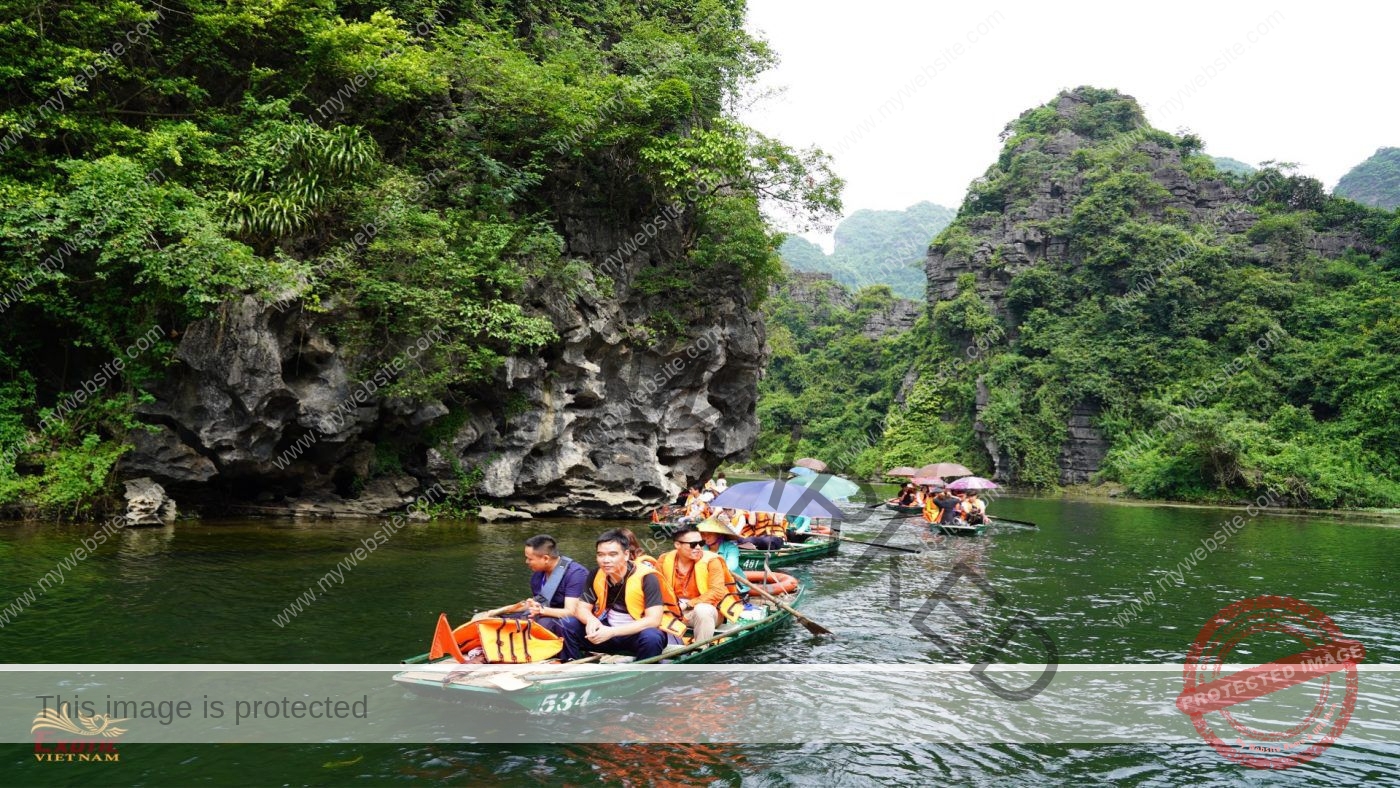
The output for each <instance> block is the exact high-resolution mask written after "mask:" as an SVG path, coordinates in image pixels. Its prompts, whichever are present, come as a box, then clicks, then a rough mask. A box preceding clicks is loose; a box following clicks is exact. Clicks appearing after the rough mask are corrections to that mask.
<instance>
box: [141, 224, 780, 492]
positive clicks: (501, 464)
mask: <svg viewBox="0 0 1400 788" xmlns="http://www.w3.org/2000/svg"><path fill="white" fill-rule="evenodd" d="M558 215H560V216H563V217H564V219H563V221H562V231H563V234H564V236H565V238H566V241H567V244H568V249H567V250H566V252H567V254H568V255H569V256H571V257H574V258H579V259H584V260H589V261H592V262H593V263H594V267H595V269H596V270H599V271H606V272H608V273H609V274H610V275H611V277H610V278H611V279H612V280H613V294H612V295H611V296H610V297H604V296H601V295H598V294H597V291H596V290H594V289H591V288H589V287H571V288H570V293H566V292H564V291H563V290H562V289H561V287H559V286H558V285H550V286H547V285H544V284H535V285H534V286H532V288H531V289H530V290H529V291H528V292H527V293H526V294H525V300H526V303H527V308H528V309H529V310H530V311H531V312H533V313H535V314H542V315H547V316H548V317H549V319H550V320H551V322H552V323H553V325H554V327H555V330H556V332H557V334H558V337H559V339H558V341H556V342H554V343H553V344H552V345H550V346H548V347H546V348H545V349H544V350H543V351H542V352H541V354H540V355H539V356H538V357H530V358H524V357H513V358H509V359H507V360H506V362H505V364H504V365H503V367H502V368H501V369H500V370H499V372H498V374H497V376H496V380H495V382H494V385H492V386H489V387H484V388H483V389H481V390H478V391H470V392H456V393H454V397H455V398H453V397H449V398H447V399H445V400H442V401H439V400H432V401H407V400H402V399H392V398H387V397H385V396H383V395H382V394H380V393H378V391H377V389H378V386H376V385H373V383H372V381H371V380H370V375H369V373H370V372H373V371H374V370H372V369H371V370H369V371H366V370H365V369H364V368H363V367H364V366H365V365H364V364H362V363H361V361H362V360H361V359H357V358H354V357H353V356H352V355H351V354H350V353H349V352H348V351H347V350H346V349H345V348H344V347H341V346H338V345H337V344H336V342H335V341H334V340H333V339H332V332H331V331H330V330H329V329H330V327H331V326H332V325H333V323H334V321H335V320H337V318H338V312H337V307H336V305H335V303H334V302H333V301H332V302H329V303H328V304H327V306H328V307H329V308H328V311H327V312H326V313H316V314H313V313H308V312H303V311H301V310H300V309H299V308H297V307H295V306H293V307H292V308H290V309H285V311H279V309H278V308H276V307H271V306H268V305H266V304H263V303H260V302H258V301H256V300H254V299H253V298H244V299H242V300H241V301H238V302H234V303H228V304H225V305H224V306H223V307H222V308H221V309H220V310H219V312H218V314H217V315H215V316H213V317H211V318H209V319H206V320H203V321H200V322H198V323H195V324H193V325H191V326H190V327H189V328H188V330H187V331H186V332H185V334H184V336H183V338H182V340H181V342H180V346H179V353H178V361H179V363H178V365H177V367H176V368H175V369H173V370H172V371H171V373H170V375H169V376H168V378H167V379H166V381H165V382H164V384H163V385H162V386H161V387H160V388H159V389H158V390H157V391H156V392H155V394H156V400H155V401H154V402H152V403H150V404H148V405H146V406H144V407H143V408H142V412H141V415H142V417H143V418H144V419H145V420H146V421H147V422H149V423H150V424H151V425H152V429H151V431H149V432H140V431H138V432H137V433H136V435H135V438H134V440H135V449H134V451H132V452H130V453H129V454H128V455H127V456H126V457H125V458H124V461H123V464H122V466H121V473H122V475H123V476H124V477H126V478H133V477H151V478H152V479H154V480H156V481H157V482H160V483H162V484H164V485H165V487H166V488H167V489H168V490H169V491H170V492H171V494H172V495H173V496H174V497H175V498H176V499H178V500H179V502H180V504H181V506H182V507H183V508H196V509H197V508H200V506H201V505H203V506H204V508H206V509H217V508H220V507H224V506H231V507H233V508H235V509H236V508H240V507H243V508H246V507H248V506H256V507H258V508H259V509H260V510H263V511H269V512H278V511H288V512H297V513H310V514H327V515H365V516H370V515H375V514H379V513H381V512H384V511H389V510H394V509H400V508H403V507H404V506H406V505H407V504H409V503H410V502H411V501H413V500H414V498H415V497H416V496H423V495H427V497H429V498H430V499H432V500H438V499H439V498H441V497H445V496H447V495H450V494H452V493H454V492H458V491H460V490H461V489H462V486H463V485H465V484H470V485H471V487H472V492H473V494H475V495H478V496H480V497H482V498H483V499H489V500H490V501H492V502H495V503H497V504H498V505H504V506H511V507H516V508H519V509H523V510H526V511H530V512H536V513H549V512H558V513H565V514H595V515H624V514H635V513H638V512H641V511H643V510H645V509H647V508H649V507H652V506H654V505H656V504H657V503H659V502H661V501H663V500H666V499H671V498H674V496H675V494H676V492H677V491H678V490H679V489H680V488H681V487H682V486H684V485H686V484H688V483H690V482H693V481H695V480H697V479H700V478H702V477H705V476H707V475H708V474H709V473H710V472H711V471H713V469H714V468H715V467H716V466H717V465H718V464H719V463H720V462H721V461H722V460H724V459H726V458H730V457H734V456H736V455H740V454H742V453H744V452H746V451H747V450H748V449H749V448H750V447H751V446H752V444H753V440H754V437H755V436H756V434H757V428H758V425H757V421H756V419H755V415H754V413H755V404H756V400H757V381H758V377H759V375H760V373H761V370H762V369H763V367H764V364H765V362H766V358H765V335H764V330H763V323H762V320H761V317H760V316H759V315H758V314H757V313H756V312H755V311H754V310H753V309H751V308H750V307H749V305H748V299H747V297H746V296H745V294H744V289H743V287H742V286H741V285H740V283H739V282H738V281H737V280H734V279H721V280H719V281H716V282H714V283H713V290H712V292H711V293H710V295H711V300H709V301H708V302H707V303H706V304H705V309H704V310H703V312H701V313H699V314H700V316H699V317H697V318H696V319H694V320H693V321H692V323H691V324H690V325H689V326H687V333H686V335H685V336H682V337H679V338H671V339H662V338H657V336H656V334H655V332H654V331H652V330H650V329H649V328H647V327H646V326H645V325H644V318H645V317H646V316H647V315H648V314H649V313H650V311H651V310H652V309H654V308H656V307H657V305H658V303H660V299H659V298H658V297H649V296H644V295H641V294H638V293H635V292H634V291H633V288H632V286H631V285H632V281H633V279H634V278H635V277H636V275H637V273H638V272H639V271H641V270H642V269H643V268H645V267H647V266H654V265H659V264H664V263H665V262H668V261H674V260H676V259H677V257H678V255H680V248H679V247H680V243H681V238H682V237H683V235H684V231H685V227H684V219H682V218H678V217H675V216H672V217H671V219H670V220H669V221H666V222H664V226H663V227H662V228H661V229H660V230H658V231H656V232H654V233H652V234H651V235H649V236H648V237H646V238H645V239H644V241H643V242H642V243H640V244H637V243H631V244H629V243H628V239H629V238H633V239H635V238H636V236H637V233H638V231H639V229H641V228H643V227H645V226H646V222H647V221H648V220H651V221H652V229H653V230H656V229H657V228H656V225H657V222H656V221H655V219H656V218H657V216H658V215H661V214H657V213H656V212H655V211H652V210H649V209H643V208H638V209H635V210H633V211H631V212H630V213H629V212H619V211H617V210H612V211H611V212H610V213H606V214H605V213H603V212H600V211H599V210H597V208H596V207H589V206H585V205H575V204H570V203H567V202H564V203H562V204H561V206H560V210H559V214H558ZM605 215H606V216H607V219H606V220H604V219H603V216H605ZM624 249H626V250H628V251H626V253H624V252H623V251H620V250H624ZM585 276H589V274H585ZM568 284H570V285H576V284H579V283H568ZM584 284H590V283H584ZM602 290H603V291H604V292H606V291H607V288H603V289H602ZM571 293H576V294H571ZM412 342H413V338H411V337H408V338H403V341H402V344H403V345H404V346H405V347H407V346H410V345H411V344H412ZM386 447H390V448H392V451H390V452H386ZM390 455H392V457H393V459H392V460H391V461H386V457H388V456H390Z"/></svg>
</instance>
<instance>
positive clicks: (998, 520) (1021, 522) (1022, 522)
mask: <svg viewBox="0 0 1400 788" xmlns="http://www.w3.org/2000/svg"><path fill="white" fill-rule="evenodd" d="M987 519H988V520H990V521H991V522H992V524H993V525H995V524H997V523H1016V524H1017V525H1029V526H1030V527H1032V528H1039V527H1040V526H1038V525H1036V524H1035V523H1033V522H1031V521H1029V520H1013V519H1011V518H1010V517H1001V516H995V517H991V516H989V517H988V518H987Z"/></svg>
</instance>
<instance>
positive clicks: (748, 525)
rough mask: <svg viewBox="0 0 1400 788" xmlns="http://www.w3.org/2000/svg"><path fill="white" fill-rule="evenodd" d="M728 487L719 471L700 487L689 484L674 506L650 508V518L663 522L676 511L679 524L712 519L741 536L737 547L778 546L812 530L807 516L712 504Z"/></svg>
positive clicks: (753, 548)
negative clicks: (784, 514)
mask: <svg viewBox="0 0 1400 788" xmlns="http://www.w3.org/2000/svg"><path fill="white" fill-rule="evenodd" d="M727 489H729V483H728V482H727V481H726V480H725V478H724V474H723V473H720V474H718V475H717V476H715V478H714V479H711V480H710V481H707V482H705V485H704V486H703V487H691V488H690V489H688V490H686V491H685V492H683V493H681V495H680V497H679V498H677V499H676V504H675V506H672V507H668V508H663V509H658V510H656V511H655V512H652V515H651V519H652V522H662V521H663V520H664V519H665V518H667V517H668V516H673V515H675V514H676V513H679V516H678V517H677V518H676V523H677V524H679V525H693V526H699V525H701V524H702V523H705V522H706V521H709V520H712V519H713V520H716V521H718V522H719V523H720V524H721V525H723V526H724V527H725V528H728V529H729V534H728V535H730V536H737V538H738V539H739V540H742V541H741V542H740V543H739V544H738V545H736V550H737V549H740V548H742V549H744V550H781V549H782V548H783V545H784V544H786V543H787V542H803V541H806V539H807V536H808V534H809V533H810V531H811V523H810V521H809V520H808V518H806V517H792V518H787V517H784V516H783V515H781V514H773V513H771V512H749V511H745V510H743V509H727V508H716V507H713V506H711V505H710V504H711V503H712V502H713V501H714V500H715V498H716V497H718V496H719V494H720V493H722V492H724V491H725V490H727ZM711 530H716V529H713V528H712V529H711ZM721 533H723V532H721Z"/></svg>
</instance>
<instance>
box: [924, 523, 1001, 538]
mask: <svg viewBox="0 0 1400 788" xmlns="http://www.w3.org/2000/svg"><path fill="white" fill-rule="evenodd" d="M929 528H930V529H931V530H932V531H933V532H934V533H939V534H944V535H945V536H985V535H986V534H987V524H986V523H983V524H981V525H938V524H934V523H930V524H929Z"/></svg>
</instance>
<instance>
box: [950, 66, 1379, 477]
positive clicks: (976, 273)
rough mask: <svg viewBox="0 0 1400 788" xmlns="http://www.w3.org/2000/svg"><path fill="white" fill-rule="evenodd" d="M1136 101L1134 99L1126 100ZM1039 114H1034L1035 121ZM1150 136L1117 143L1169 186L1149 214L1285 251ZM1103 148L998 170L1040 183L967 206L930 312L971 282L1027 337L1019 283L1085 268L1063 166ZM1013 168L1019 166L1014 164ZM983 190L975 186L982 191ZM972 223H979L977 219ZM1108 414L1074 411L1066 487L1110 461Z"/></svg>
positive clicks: (1223, 192)
mask: <svg viewBox="0 0 1400 788" xmlns="http://www.w3.org/2000/svg"><path fill="white" fill-rule="evenodd" d="M1123 98H1127V97H1123ZM1088 103H1089V102H1088V101H1086V100H1085V98H1084V97H1083V96H1081V95H1079V94H1078V93H1077V92H1074V91H1071V92H1068V93H1066V94H1062V95H1061V96H1060V97H1059V99H1058V101H1057V102H1056V104H1055V105H1054V112H1055V113H1056V114H1057V115H1060V116H1063V117H1065V118H1070V117H1073V116H1074V115H1075V114H1076V113H1077V112H1079V111H1080V110H1081V109H1083V108H1084V107H1085V106H1087V105H1088ZM1027 114H1029V113H1027ZM1140 131H1141V132H1143V133H1136V132H1134V133H1129V134H1126V135H1124V137H1125V139H1122V140H1120V141H1117V142H1115V144H1117V145H1121V146H1123V149H1124V150H1125V151H1127V152H1131V153H1132V154H1133V155H1134V156H1135V157H1138V158H1139V160H1145V162H1146V167H1145V169H1146V171H1147V172H1149V173H1150V176H1151V178H1152V180H1153V181H1155V182H1156V183H1157V184H1159V185H1160V186H1161V187H1162V190H1163V191H1162V194H1163V195H1164V196H1163V197H1162V198H1161V199H1159V200H1155V201H1153V202H1151V203H1149V204H1145V205H1144V206H1142V207H1143V208H1144V209H1145V210H1146V212H1147V213H1148V214H1149V216H1150V218H1151V220H1152V221H1156V222H1167V223H1175V224H1177V225H1179V226H1204V227H1206V228H1209V230H1210V232H1211V233H1212V234H1213V235H1220V236H1223V235H1237V236H1239V237H1241V238H1242V239H1244V240H1245V241H1246V242H1247V243H1252V247H1251V248H1250V250H1249V252H1248V254H1252V255H1254V256H1255V257H1256V258H1258V259H1260V260H1266V259H1268V258H1270V256H1271V255H1277V254H1278V253H1279V252H1278V250H1277V249H1276V248H1274V247H1273V246H1272V245H1271V242H1269V241H1268V240H1263V239H1261V240H1259V241H1258V242H1253V239H1251V238H1250V236H1251V234H1250V233H1249V230H1250V229H1251V228H1252V227H1253V226H1254V225H1255V224H1256V223H1257V222H1258V216H1257V215H1256V213H1255V212H1253V211H1251V210H1247V202H1248V198H1249V197H1250V196H1251V195H1247V194H1242V193H1240V192H1239V191H1238V189H1237V188H1236V187H1232V186H1231V185H1230V184H1229V183H1227V182H1225V181H1224V180H1223V179H1219V178H1201V177H1194V176H1192V175H1191V174H1189V172H1190V168H1189V167H1187V166H1186V165H1185V163H1184V162H1183V154H1182V152H1181V151H1180V150H1178V149H1177V148H1175V147H1170V146H1167V145H1163V144H1162V143H1161V142H1159V141H1157V140H1154V139H1153V138H1152V135H1151V134H1149V133H1146V132H1147V131H1148V129H1147V128H1146V127H1143V128H1142V129H1140ZM1095 144H1101V143H1096V142H1094V141H1093V140H1090V139H1087V138H1085V137H1082V136H1080V135H1079V134H1077V133H1075V132H1074V131H1071V130H1069V129H1064V130H1061V131H1059V132H1058V133H1056V134H1053V135H1047V136H1044V137H1041V138H1031V139H1030V140H1029V141H1028V142H1026V143H1024V144H1022V145H1021V146H1019V147H1018V148H1016V149H1014V150H1011V151H1009V152H1008V153H1004V154H1003V156H1002V159H1001V161H1000V162H999V164H998V165H995V166H994V167H993V168H992V170H989V173H988V176H987V178H988V179H990V178H993V177H995V176H999V175H1004V174H1006V171H1005V170H1001V169H999V168H1001V167H1004V166H1010V167H1012V168H1015V169H1016V171H1017V172H1018V174H1019V175H1021V176H1024V175H1025V174H1026V173H1030V174H1031V177H1018V178H1015V179H1013V180H1014V181H1015V182H1016V183H1017V184H1018V185H1017V188H1016V189H1015V190H1013V191H1011V192H1009V193H1005V194H1003V195H1000V197H1001V200H1002V205H1000V207H998V208H997V209H996V210H986V206H984V205H977V206H972V205H971V202H972V198H971V197H970V198H969V205H964V207H963V210H962V213H963V214H964V217H963V218H962V219H961V223H962V225H963V227H964V229H965V231H966V235H965V236H964V237H963V238H962V239H960V242H958V243H951V244H944V245H939V244H935V245H934V246H933V247H931V248H930V250H929V254H928V256H927V258H926V260H925V266H924V270H925V273H926V275H927V277H928V290H927V294H928V308H929V311H930V313H932V311H933V309H934V307H936V306H937V305H938V303H939V302H940V301H944V300H949V299H952V298H954V297H955V296H956V295H957V294H958V287H959V286H958V279H959V278H960V277H961V276H963V275H971V276H972V277H973V279H974V281H975V288H976V291H977V293H978V295H979V296H980V297H981V299H982V300H983V301H984V302H985V303H986V304H988V306H989V307H990V308H991V310H992V312H993V313H994V314H995V315H996V316H997V317H998V318H1000V320H1001V321H1002V323H1003V324H1004V325H1005V326H1007V327H1008V328H1009V337H1008V338H1009V339H1010V340H1011V341H1014V340H1015V338H1016V336H1017V315H1016V314H1015V313H1014V312H1013V311H1012V310H1011V309H1010V308H1009V307H1008V305H1007V300H1006V294H1007V288H1008V287H1009V285H1010V284H1011V280H1012V279H1013V278H1014V277H1015V276H1016V275H1017V274H1019V273H1021V272H1023V271H1025V270H1027V269H1029V268H1032V267H1035V266H1064V267H1072V266H1075V265H1077V264H1078V263H1079V262H1080V261H1079V259H1078V255H1079V254H1082V252H1080V251H1077V250H1076V249H1075V247H1074V244H1073V243H1072V239H1071V237H1069V235H1068V234H1067V233H1066V232H1065V231H1064V229H1065V228H1066V227H1067V226H1068V225H1069V219H1070V217H1071V214H1072V212H1073V211H1074V209H1075V207H1076V205H1077V204H1078V203H1079V201H1080V200H1081V198H1083V197H1084V196H1085V183H1084V178H1083V177H1082V175H1080V174H1079V170H1078V169H1077V168H1076V167H1074V166H1061V165H1063V164H1065V163H1066V161H1067V160H1068V159H1070V158H1071V157H1074V156H1075V155H1076V152H1078V151H1080V150H1081V149H1084V148H1086V147H1089V146H1091V145H1095ZM1008 162H1014V164H1010V165H1008ZM976 187H977V184H974V187H973V188H974V190H975V189H976ZM967 214H973V215H970V216H968V215H967ZM1307 232H1308V233H1309V234H1308V236H1307V237H1306V238H1304V239H1302V244H1303V245H1304V246H1305V247H1306V248H1307V250H1309V251H1311V252H1314V253H1317V254H1320V255H1323V256H1329V257H1331V256H1336V255H1339V254H1341V253H1342V251H1344V250H1346V249H1349V248H1358V249H1363V250H1373V244H1371V243H1370V242H1368V241H1366V240H1364V239H1362V238H1360V237H1358V236H1355V235H1354V234H1350V233H1342V232H1339V233H1325V232H1313V231H1307ZM986 401H987V392H986V391H985V389H984V388H982V387H980V386H979V391H978V397H977V410H978V412H979V413H980V412H981V410H982V407H983V406H984V405H985V403H986ZM1097 416H1098V405H1097V403H1093V402H1080V403H1075V404H1074V405H1073V406H1072V407H1071V411H1070V417H1069V421H1068V424H1067V428H1066V432H1065V439H1064V444H1063V445H1062V447H1061V450H1060V454H1059V466H1060V483H1062V484H1073V483H1081V482H1084V481H1087V480H1088V479H1089V477H1090V476H1091V475H1092V474H1093V473H1094V472H1096V471H1097V470H1098V469H1099V466H1100V464H1101V463H1102V461H1103V458H1104V455H1105V454H1106V452H1107V448H1108V447H1107V443H1106V441H1105V440H1104V438H1103V436H1102V434H1101V433H1100V432H1099V430H1098V429H1097V428H1096V427H1095V426H1094V424H1093V422H1094V419H1095V418H1096V417H1097ZM978 435H979V437H980V438H981V440H982V442H983V443H984V445H985V447H986V449H987V451H988V453H989V454H990V456H991V457H992V459H993V462H994V464H995V466H996V468H997V474H998V478H1002V479H1004V480H1008V481H1015V480H1014V479H1007V478H1006V477H1007V476H1008V475H1009V473H1008V471H1007V470H1006V469H1007V468H1008V467H1010V465H1011V463H1009V462H1008V461H1007V458H1005V457H1004V456H1003V454H1004V452H1003V451H1002V449H1001V447H999V446H998V445H997V444H996V442H995V440H993V439H992V438H991V436H990V434H988V433H987V431H986V430H985V429H982V428H981V427H980V423H979V429H978Z"/></svg>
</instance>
